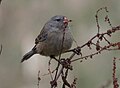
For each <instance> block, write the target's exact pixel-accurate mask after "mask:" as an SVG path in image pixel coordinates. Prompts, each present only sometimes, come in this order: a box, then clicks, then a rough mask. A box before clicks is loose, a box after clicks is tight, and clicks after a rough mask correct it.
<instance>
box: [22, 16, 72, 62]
mask: <svg viewBox="0 0 120 88" xmlns="http://www.w3.org/2000/svg"><path fill="white" fill-rule="evenodd" d="M71 21H72V20H69V19H68V18H67V17H66V16H63V15H56V16H53V17H51V18H50V19H49V20H48V21H47V22H46V23H45V25H44V26H43V28H42V30H41V32H40V34H39V35H38V36H37V38H36V39H35V45H34V47H33V48H32V49H31V50H30V51H29V52H28V53H26V54H25V55H24V56H23V58H22V60H21V62H24V61H25V60H28V59H29V58H30V57H31V56H33V55H34V54H40V55H42V56H49V57H55V56H59V55H60V54H62V53H65V51H67V50H69V49H70V48H71V46H72V43H73V37H72V34H71V32H70V27H69V22H71Z"/></svg>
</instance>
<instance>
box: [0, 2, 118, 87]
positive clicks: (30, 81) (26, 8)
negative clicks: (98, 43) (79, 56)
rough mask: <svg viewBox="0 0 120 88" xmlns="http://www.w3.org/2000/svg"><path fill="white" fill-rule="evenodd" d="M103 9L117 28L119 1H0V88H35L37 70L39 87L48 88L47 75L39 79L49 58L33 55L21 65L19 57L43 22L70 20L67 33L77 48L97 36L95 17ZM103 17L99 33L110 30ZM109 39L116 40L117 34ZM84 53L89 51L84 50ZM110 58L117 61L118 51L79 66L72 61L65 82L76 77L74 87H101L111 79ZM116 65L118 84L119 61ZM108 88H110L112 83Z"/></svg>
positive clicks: (32, 43)
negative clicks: (105, 8)
mask: <svg viewBox="0 0 120 88" xmlns="http://www.w3.org/2000/svg"><path fill="white" fill-rule="evenodd" d="M104 6H107V7H108V9H109V17H110V19H111V23H112V25H114V26H116V25H119V24H120V20H119V17H120V8H119V6H120V0H59V1H58V0H3V1H2V4H1V5H0V44H2V46H3V50H2V54H1V55H0V88H37V81H38V80H37V74H38V70H40V75H41V79H42V80H41V81H40V88H48V87H50V84H49V81H50V76H49V75H46V76H42V75H43V74H46V73H48V67H47V66H48V60H49V58H48V57H44V56H40V55H35V56H33V57H32V58H31V59H30V60H28V61H26V62H24V63H22V64H21V63H20V61H21V58H22V56H23V55H24V54H25V53H26V52H27V51H29V50H30V49H31V48H32V47H33V46H34V39H35V38H36V36H37V35H38V34H39V32H40V30H41V29H42V27H43V25H44V23H45V22H46V21H47V20H48V19H49V18H51V17H52V16H54V15H59V14H61V15H65V16H67V17H68V18H69V19H72V20H73V22H72V23H71V24H70V27H71V32H72V34H73V37H74V39H75V40H76V41H77V43H78V45H82V44H83V43H85V42H86V41H87V40H89V39H90V38H91V37H92V36H93V35H95V34H96V33H97V27H96V22H95V14H96V11H97V10H98V9H99V8H101V7H104ZM104 16H105V13H104V12H101V14H100V15H99V22H100V26H101V30H102V31H105V30H107V29H109V28H110V27H109V26H108V24H107V23H105V22H104V18H103V17H104ZM110 40H111V41H113V42H116V41H119V40H120V32H118V33H117V34H114V35H113V36H112V38H110ZM73 47H76V45H75V44H74V45H73ZM85 53H90V52H88V50H87V49H86V51H85ZM114 56H116V57H117V58H120V52H119V51H113V52H103V53H102V54H100V55H98V56H95V57H94V58H93V59H88V60H86V61H83V62H82V63H80V62H79V61H78V62H75V63H74V64H73V68H74V71H72V72H70V76H69V78H68V79H74V77H77V78H78V80H77V87H78V88H101V86H102V85H104V84H105V83H106V82H108V80H112V59H113V57H114ZM117 64H118V67H117V77H118V82H119V83H120V81H119V76H120V71H119V69H120V67H119V65H120V64H119V61H118V63H117ZM53 67H54V64H53ZM72 81H73V80H71V82H72ZM59 83H60V81H59ZM60 86H61V85H59V87H58V88H60ZM109 88H112V83H111V85H110V86H109Z"/></svg>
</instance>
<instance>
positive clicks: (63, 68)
mask: <svg viewBox="0 0 120 88" xmlns="http://www.w3.org/2000/svg"><path fill="white" fill-rule="evenodd" d="M101 10H105V11H106V12H107V13H108V10H107V7H103V8H100V9H98V10H97V11H96V15H95V18H96V23H97V30H98V31H97V33H96V35H94V36H93V37H92V38H91V39H89V40H88V41H87V42H86V43H85V44H83V45H81V46H77V47H76V48H74V49H71V50H69V51H66V53H67V52H73V53H72V54H71V55H70V56H69V57H68V58H61V54H60V56H59V58H58V59H56V58H54V59H55V61H56V62H57V63H58V65H57V66H56V69H54V70H53V71H51V69H50V64H49V68H48V71H49V74H50V76H51V81H50V84H51V88H56V87H57V81H58V79H59V78H60V77H61V78H62V82H63V85H62V88H66V86H67V87H69V88H76V80H77V78H75V79H74V81H73V83H72V84H70V83H69V82H68V80H67V77H68V75H69V70H73V66H72V63H73V62H75V61H78V60H79V61H80V62H82V61H83V60H84V59H88V58H93V56H95V55H98V54H101V53H102V52H103V51H105V50H106V51H111V50H120V41H118V42H115V43H112V42H110V41H109V39H108V38H107V37H112V34H113V33H116V32H117V31H120V25H118V26H115V27H113V26H112V24H111V22H110V19H109V16H108V15H106V16H105V22H107V23H108V24H109V26H110V27H111V28H110V29H108V30H107V31H106V32H104V33H101V32H100V25H99V21H98V13H99V12H100V11H101ZM63 35H64V34H63ZM63 42H64V36H63ZM63 42H62V47H63ZM101 42H106V45H104V46H103V45H101ZM86 46H87V47H88V48H89V50H90V51H91V50H93V48H91V47H92V46H93V47H94V48H95V51H96V52H94V53H92V54H88V55H85V56H83V53H82V49H83V48H84V47H86ZM75 55H80V57H79V58H73V57H74V56H75ZM50 61H51V60H50ZM50 61H49V63H50ZM54 72H55V73H54ZM53 75H54V76H53ZM114 88H117V87H114Z"/></svg>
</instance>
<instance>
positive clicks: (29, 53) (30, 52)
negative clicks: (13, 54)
mask: <svg viewBox="0 0 120 88" xmlns="http://www.w3.org/2000/svg"><path fill="white" fill-rule="evenodd" d="M35 53H36V52H35V51H33V50H31V51H29V52H28V53H26V54H25V55H24V56H23V58H22V60H21V63H22V62H23V61H25V60H27V59H29V58H30V57H31V56H33V55H34V54H35Z"/></svg>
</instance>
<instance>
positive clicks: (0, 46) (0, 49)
mask: <svg viewBox="0 0 120 88" xmlns="http://www.w3.org/2000/svg"><path fill="white" fill-rule="evenodd" d="M1 54H2V44H1V45H0V55H1Z"/></svg>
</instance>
